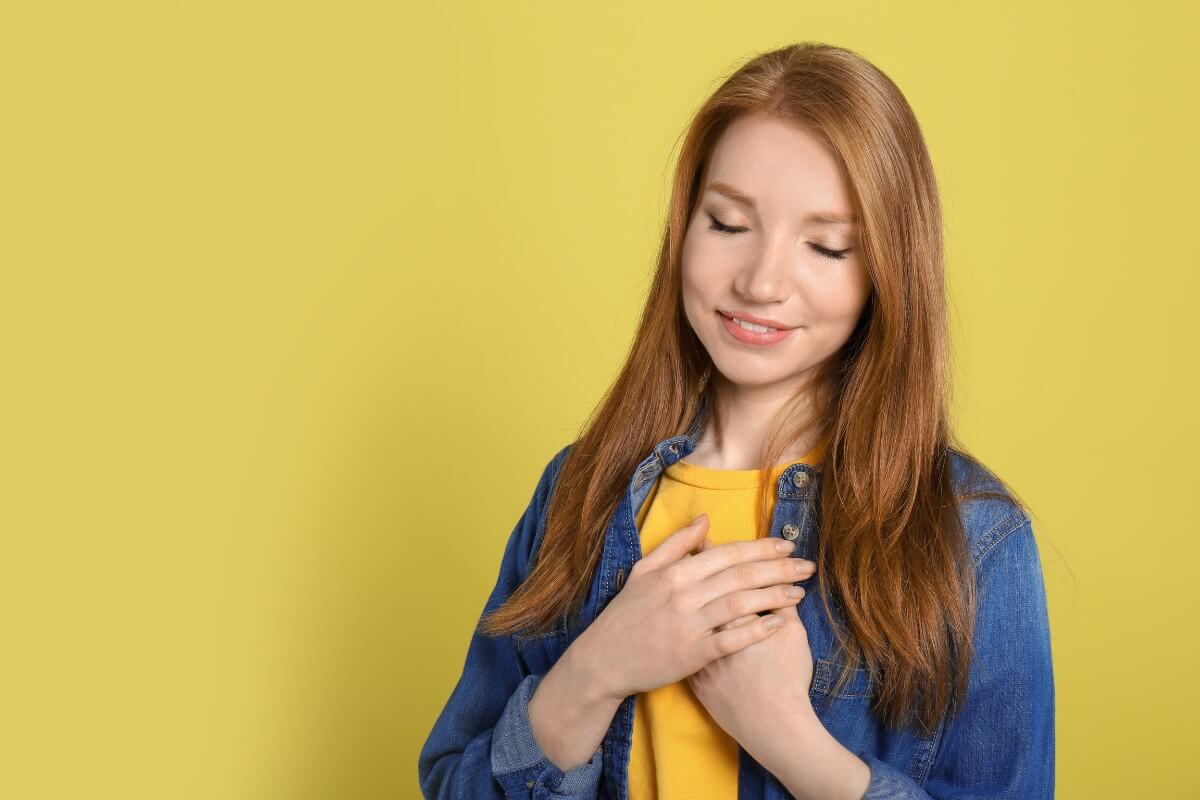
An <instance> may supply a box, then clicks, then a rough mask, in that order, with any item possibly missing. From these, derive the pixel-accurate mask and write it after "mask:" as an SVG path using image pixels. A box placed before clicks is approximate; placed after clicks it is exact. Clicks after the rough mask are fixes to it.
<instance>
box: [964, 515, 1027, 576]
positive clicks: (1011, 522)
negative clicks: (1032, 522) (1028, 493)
mask: <svg viewBox="0 0 1200 800" xmlns="http://www.w3.org/2000/svg"><path fill="white" fill-rule="evenodd" d="M1028 521H1029V517H1028V515H1026V514H1025V512H1024V511H1021V510H1017V511H1014V512H1013V513H1012V514H1011V515H1010V516H1008V517H1007V518H1005V519H1004V521H1003V522H999V523H997V524H995V525H993V526H992V527H991V529H990V530H989V531H988V532H987V533H985V534H984V535H983V536H981V537H979V541H978V542H976V544H975V547H974V548H973V549H974V551H975V553H974V555H973V557H972V561H973V562H974V564H975V569H976V570H978V569H979V568H980V567H981V566H982V565H983V560H984V558H986V557H987V555H988V553H990V552H992V550H994V549H996V545H998V544H1000V542H1002V541H1004V540H1005V539H1006V538H1007V537H1008V535H1009V534H1010V533H1012V532H1013V531H1015V530H1017V529H1018V528H1020V527H1021V526H1022V525H1024V524H1025V523H1026V522H1028Z"/></svg>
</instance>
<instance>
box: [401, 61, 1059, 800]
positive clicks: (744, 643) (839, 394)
mask: <svg viewBox="0 0 1200 800" xmlns="http://www.w3.org/2000/svg"><path fill="white" fill-rule="evenodd" d="M941 237H942V233H941V214H940V207H939V202H938V195H937V189H936V184H935V179H934V174H933V169H932V166H931V164H930V159H929V156H928V153H927V150H926V148H925V145H924V142H923V140H922V137H921V133H920V129H919V127H918V125H917V122H916V120H915V118H914V117H913V114H912V110H911V109H910V107H909V106H908V104H907V102H906V101H905V100H904V97H903V95H902V94H901V93H900V91H899V90H898V89H897V88H896V86H895V85H894V84H893V83H892V82H891V81H890V80H889V79H888V78H887V77H886V76H885V75H883V74H882V73H881V72H880V71H879V70H878V69H876V68H875V67H873V66H872V65H871V64H869V63H868V62H866V61H865V60H864V59H862V58H861V57H860V56H858V55H857V54H856V53H854V52H852V51H849V50H846V49H843V48H838V47H833V46H828V45H823V44H815V43H801V44H796V45H792V46H789V47H785V48H781V49H779V50H776V51H773V52H769V53H765V54H763V55H761V56H759V57H757V58H755V59H753V60H752V61H750V62H749V63H747V64H746V65H744V66H743V67H742V68H741V69H739V70H738V71H737V72H736V73H735V74H734V75H732V76H731V77H730V78H729V79H728V80H727V81H726V82H725V83H724V85H722V86H721V87H720V89H718V90H717V91H716V93H715V94H714V95H713V96H712V98H710V99H709V100H708V102H707V103H706V104H705V105H704V106H703V107H702V108H701V110H700V111H699V113H698V114H697V116H696V118H695V120H694V121H693V123H692V125H691V127H690V129H689V130H688V132H687V137H686V139H685V143H684V147H683V150H682V153H681V156H680V159H679V163H678V168H677V171H676V174H675V180H674V187H673V193H672V197H671V206H670V210H669V215H668V224H667V230H666V232H665V236H664V241H663V246H662V249H661V251H660V257H659V263H658V268H657V271H656V273H655V276H654V283H653V286H652V288H651V291H650V293H649V297H648V300H647V303H646V308H645V311H644V314H643V316H642V321H641V325H640V327H639V330H638V332H637V337H636V340H635V342H634V344H633V347H632V349H631V351H630V355H629V358H628V360H627V362H626V364H625V366H624V368H623V370H622V371H621V374H620V376H619V377H618V379H617V381H616V382H615V384H614V385H613V387H612V388H611V390H610V392H609V393H608V395H607V397H606V398H605V400H604V402H603V403H602V404H601V405H600V406H599V407H598V409H597V412H596V414H595V415H594V417H593V419H592V420H590V421H589V424H588V425H587V426H586V427H585V430H584V431H583V433H582V435H581V436H580V437H579V439H578V440H577V441H575V442H573V443H571V444H568V445H567V446H566V447H564V448H563V449H562V450H560V451H559V452H558V453H557V454H556V455H555V456H554V457H553V458H552V459H551V460H550V463H549V464H548V465H547V467H546V469H545V471H544V472H543V474H542V477H541V480H540V481H539V483H538V486H537V488H536V491H535V492H534V496H533V499H532V501H531V503H530V504H529V507H528V508H527V509H526V511H525V514H524V515H523V516H522V518H521V520H520V521H519V522H518V523H517V526H516V528H515V529H514V531H513V532H512V535H511V537H510V539H509V541H508V545H507V548H506V550H505V553H504V558H503V561H502V564H501V566H500V574H499V579H498V581H497V583H496V586H495V589H494V590H493V592H492V594H491V596H490V598H489V599H488V602H487V604H486V607H485V608H484V613H483V616H482V617H481V624H480V627H479V629H478V630H477V632H476V633H475V634H474V636H473V638H472V640H471V644H470V647H469V650H468V654H467V659H466V664H465V666H464V670H463V674H462V677H461V678H460V680H459V682H458V684H457V686H456V687H455V689H454V692H453V693H452V695H451V696H450V698H449V700H448V701H447V703H446V706H445V708H444V710H443V711H442V714H441V715H440V717H439V718H438V720H437V722H436V724H435V725H434V728H433V730H432V732H431V733H430V735H429V738H428V740H427V741H426V742H425V746H424V748H423V749H422V751H421V754H420V761H419V774H420V781H421V787H422V791H423V792H424V794H425V796H426V797H437V798H452V797H454V798H458V797H471V798H485V797H496V798H499V797H507V798H518V797H535V798H537V797H571V798H594V797H604V798H614V799H616V798H626V797H630V798H634V800H643V798H655V797H661V798H666V799H667V800H673V798H709V797H722V798H729V799H730V800H733V798H785V797H797V798H828V799H830V800H832V799H834V798H856V799H857V798H863V797H866V798H883V797H888V798H930V797H935V798H945V797H954V798H1044V797H1052V796H1053V788H1054V681H1053V668H1052V662H1051V652H1050V633H1049V623H1048V619H1047V614H1046V602H1045V594H1044V587H1043V579H1042V573H1041V563H1040V560H1039V554H1038V548H1037V545H1036V543H1035V540H1034V537H1033V529H1032V524H1031V521H1030V517H1029V514H1028V513H1027V511H1026V509H1025V508H1024V505H1023V504H1022V503H1021V502H1020V501H1019V500H1017V499H1016V497H1015V495H1014V493H1013V492H1012V491H1011V490H1010V489H1009V488H1008V487H1007V486H1006V485H1005V484H1004V483H1003V482H1002V481H1001V480H999V479H998V478H997V477H996V476H995V475H993V474H992V473H990V472H989V471H988V470H986V469H985V468H984V467H983V466H982V465H981V464H980V463H979V462H978V461H977V460H975V459H973V458H971V457H970V456H968V455H967V454H966V452H965V450H964V449H963V448H962V447H961V445H959V444H958V442H957V441H956V439H955V437H954V433H953V431H952V430H951V426H950V419H949V411H948V407H949V402H948V395H949V388H950V374H949V368H948V363H949V356H948V351H949V347H948V333H947V330H946V327H947V324H946V298H945V287H944V282H943V251H942V238H941ZM764 465H768V466H764ZM796 587H798V588H799V589H800V590H801V591H800V592H789V590H790V589H794V588H796ZM804 590H807V591H808V592H809V593H811V595H812V596H811V597H809V599H808V600H807V601H806V602H804V601H802V596H803V594H804ZM796 595H801V597H798V596H796ZM814 601H819V602H814ZM760 615H761V616H760Z"/></svg>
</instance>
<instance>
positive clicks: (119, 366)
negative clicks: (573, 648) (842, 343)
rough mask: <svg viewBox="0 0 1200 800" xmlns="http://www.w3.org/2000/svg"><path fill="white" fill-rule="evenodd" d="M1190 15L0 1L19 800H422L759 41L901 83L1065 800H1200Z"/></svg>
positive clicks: (1, 568)
mask: <svg viewBox="0 0 1200 800" xmlns="http://www.w3.org/2000/svg"><path fill="white" fill-rule="evenodd" d="M1196 21H1197V20H1196V13H1195V11H1192V10H1189V9H1188V8H1187V4H1184V3H1175V4H1170V5H1166V4H1159V3H1124V4H1112V3H1105V4H1095V3H1072V4H1049V5H1047V4H1044V3H1033V2H1018V3H1006V4H1002V5H997V4H992V5H988V6H983V5H976V4H960V3H946V4H938V3H928V2H926V3H903V4H896V3H885V2H879V3H866V4H864V3H838V4H826V3H821V4H817V3H797V2H778V3H736V4H735V3H730V2H726V3H707V2H705V3H696V2H692V3H645V2H636V3H628V2H613V1H612V0H609V1H608V2H605V3H603V4H594V5H590V6H583V5H580V4H569V3H566V4H565V3H557V2H555V3H552V2H538V3H507V4H501V3H483V2H480V3H472V4H461V3H454V4H451V3H447V4H407V3H394V2H370V3H368V2H347V1H343V2H337V3H334V2H326V3H311V2H289V3H281V2H276V3H265V2H259V1H258V0H241V1H239V2H233V1H232V0H229V1H228V2H205V1H204V0H175V2H155V3H151V2H144V3H131V2H115V3H83V2H75V3H59V2H30V3H10V4H6V5H5V7H4V9H3V11H0V114H2V121H0V269H2V272H0V281H2V282H0V369H2V380H3V383H2V385H0V535H2V537H3V538H2V540H0V545H2V548H3V550H2V553H0V615H2V616H0V630H2V632H3V633H2V636H3V640H2V646H3V654H2V656H0V762H2V763H0V796H3V797H6V798H14V800H16V799H17V798H20V800H32V799H33V798H79V797H90V798H122V799H123V800H135V799H139V800H140V799H141V798H155V799H156V800H157V799H158V798H172V799H173V800H192V799H193V798H197V799H198V798H222V799H225V798H228V799H229V800H242V799H243V798H245V799H247V800H249V799H250V798H255V799H256V800H257V799H259V798H262V799H264V800H285V799H287V800H308V799H309V798H311V799H312V800H317V799H318V798H320V799H321V800H325V799H326V798H328V799H329V800H334V799H337V800H342V799H343V798H355V799H356V800H357V799H359V798H363V799H366V798H398V797H417V796H419V792H418V789H417V777H416V776H417V771H416V764H417V752H418V750H419V748H420V746H421V744H422V743H423V741H424V739H425V736H426V735H427V733H428V731H429V728H430V726H431V725H432V723H433V720H434V718H435V716H436V714H437V713H438V711H440V709H441V707H442V704H443V703H444V701H445V699H446V697H447V696H448V694H449V692H450V690H451V688H452V687H453V684H454V682H455V680H456V679H457V676H458V673H459V671H460V669H461V667H462V659H463V656H464V655H465V649H466V644H467V641H468V638H469V635H470V631H471V627H472V625H473V624H474V622H475V620H476V617H477V615H478V613H479V611H480V610H481V608H482V606H483V602H484V600H485V598H486V597H487V594H488V592H489V591H490V589H491V586H492V583H493V581H494V579H495V573H496V568H497V566H498V563H499V558H500V553H501V551H502V549H503V546H504V543H505V540H506V538H507V536H508V533H509V531H510V530H511V527H512V525H513V523H514V522H515V520H516V518H517V516H518V515H519V514H520V512H521V510H522V509H523V508H524V506H525V504H526V503H527V502H528V500H529V495H530V492H531V491H532V488H533V485H534V483H535V481H536V479H537V476H538V474H539V471H540V469H541V467H542V466H544V464H545V463H546V461H547V460H548V459H549V457H550V456H551V455H552V454H553V453H554V452H555V451H556V450H557V449H558V448H559V447H561V446H562V445H563V444H564V443H565V442H567V441H568V440H570V439H571V438H572V437H573V436H574V434H575V432H576V430H577V428H578V426H579V424H580V423H581V422H582V421H583V419H584V418H585V416H586V414H587V413H588V412H589V411H590V410H591V408H592V406H593V404H594V403H595V402H596V401H597V399H598V398H599V396H600V393H601V392H602V391H603V390H604V388H605V387H606V386H607V385H608V382H609V381H610V379H611V378H612V376H613V375H614V373H615V370H616V369H617V367H618V365H619V364H620V362H621V360H622V358H623V356H624V354H625V349H626V347H627V345H628V343H629V340H630V336H631V333H632V331H633V327H634V325H635V323H636V321H637V316H638V313H639V310H640V306H641V303H642V299H643V297H644V293H645V290H646V287H647V280H648V275H649V271H650V268H651V264H652V260H653V256H654V254H655V252H656V248H657V245H658V236H659V231H660V226H661V221H662V211H663V207H664V204H665V202H666V197H667V195H666V187H667V181H668V179H669V175H670V161H671V157H672V156H673V148H674V146H675V144H676V140H677V137H678V136H679V135H680V133H681V131H682V130H683V127H684V126H685V124H686V122H687V120H688V118H689V115H690V114H691V113H692V112H693V111H694V109H695V108H696V106H697V104H698V103H699V102H700V101H701V100H702V99H703V98H704V97H705V96H706V95H707V94H708V93H709V92H710V91H712V89H713V88H715V87H716V85H717V83H718V82H719V80H720V79H721V77H722V76H724V75H725V74H727V72H728V71H730V70H732V69H734V68H735V67H736V66H737V65H738V64H740V63H741V62H742V61H743V60H745V59H746V58H749V57H750V56H752V55H753V54H755V53H758V52H761V51H762V50H766V49H769V48H772V47H775V46H779V45H782V44H785V43H787V42H790V41H796V40H801V39H817V40H824V41H829V42H832V43H835V44H841V45H845V46H848V47H851V48H853V49H856V50H859V51H860V52H862V53H863V54H864V55H866V56H867V57H868V58H870V59H872V60H873V61H875V62H876V63H877V64H878V65H879V66H880V67H881V68H882V69H884V70H885V71H886V72H887V73H888V74H889V75H891V76H892V78H893V79H894V80H896V81H897V83H898V84H899V85H900V86H901V88H902V89H903V90H904V91H905V92H906V94H907V96H908V98H909V99H910V102H911V103H912V105H913V106H914V108H915V110H916V112H917V115H918V117H919V118H920V120H921V123H922V126H923V129H924V131H925V132H926V135H927V137H928V142H929V146H930V148H931V150H932V153H933V157H934V161H935V165H936V168H937V170H938V175H939V180H940V184H941V187H942V190H943V193H944V202H945V210H946V224H947V243H948V255H949V268H950V281H951V289H952V293H953V301H954V335H955V348H956V360H957V362H958V365H959V371H958V376H957V377H958V384H957V385H958V397H957V403H956V413H957V416H958V419H959V421H960V424H961V428H962V431H963V435H964V438H965V440H966V441H967V443H968V444H969V446H970V447H971V448H973V449H974V451H975V452H976V453H977V454H978V455H979V456H980V457H982V458H983V459H984V461H985V462H986V463H988V464H989V465H990V466H991V467H992V468H993V469H995V470H996V471H997V472H998V473H999V474H1000V475H1002V476H1003V477H1005V478H1006V479H1008V480H1009V481H1010V482H1012V483H1013V485H1014V486H1015V487H1016V488H1017V490H1018V491H1019V492H1021V493H1022V494H1023V495H1024V496H1025V497H1026V498H1027V499H1028V500H1029V501H1030V502H1031V503H1032V504H1033V506H1034V509H1035V511H1036V513H1037V520H1036V523H1037V524H1038V525H1039V526H1040V527H1039V532H1040V533H1041V534H1042V541H1043V542H1047V544H1046V545H1045V546H1044V548H1043V553H1044V559H1045V562H1046V565H1045V566H1046V578H1047V583H1048V586H1049V591H1050V603H1051V622H1052V626H1053V634H1054V654H1055V666H1056V674H1057V688H1058V740H1059V749H1058V765H1059V772H1058V775H1059V787H1060V792H1059V796H1060V797H1062V798H1100V797H1106V798H1107V797H1111V798H1119V797H1129V796H1139V797H1149V796H1156V797H1168V796H1185V795H1189V794H1194V792H1195V776H1194V768H1193V764H1192V763H1191V761H1189V759H1188V757H1187V756H1188V755H1189V754H1190V755H1194V754H1195V753H1196V752H1197V744H1198V741H1197V740H1198V736H1197V734H1196V725H1197V722H1196V720H1197V713H1198V712H1200V689H1197V685H1196V681H1195V680H1194V676H1195V675H1197V674H1200V658H1198V652H1200V649H1198V647H1197V645H1196V642H1195V637H1194V636H1193V633H1194V630H1195V627H1194V619H1195V616H1194V615H1195V612H1196V611H1197V610H1198V609H1197V606H1198V603H1197V599H1198V598H1197V588H1196V587H1197V583H1198V581H1197V579H1196V577H1195V575H1194V572H1195V564H1196V562H1197V557H1198V556H1200V546H1198V541H1200V540H1198V538H1197V534H1198V531H1197V524H1196V521H1195V520H1196V510H1195V502H1194V497H1195V484H1196V480H1197V478H1198V477H1200V476H1198V474H1197V469H1196V467H1195V464H1196V452H1197V444H1198V442H1197V439H1198V436H1197V422H1196V416H1195V410H1196V408H1197V405H1198V398H1197V386H1198V385H1200V380H1198V378H1200V376H1198V374H1197V359H1196V349H1197V343H1198V342H1197V338H1198V337H1197V333H1198V331H1197V322H1196V313H1195V302H1196V297H1197V292H1198V290H1200V272H1198V267H1200V263H1198V262H1200V259H1198V258H1197V245H1196V234H1197V225H1196V217H1197V203H1196V193H1195V192H1196V185H1197V182H1198V180H1200V170H1198V169H1197V166H1198V159H1197V148H1196V144H1195V143H1196V142H1197V141H1198V140H1200V125H1198V124H1197V123H1198V120H1197V111H1196V102H1195V86H1196V84H1197V77H1200V76H1198V72H1200V70H1198V65H1200V57H1198V56H1197V48H1196V46H1195V41H1196V34H1197V25H1196Z"/></svg>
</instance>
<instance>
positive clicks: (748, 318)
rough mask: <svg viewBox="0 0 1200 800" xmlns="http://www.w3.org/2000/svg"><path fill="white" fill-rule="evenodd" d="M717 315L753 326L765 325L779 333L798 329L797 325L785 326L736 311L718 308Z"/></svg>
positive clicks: (771, 320)
mask: <svg viewBox="0 0 1200 800" xmlns="http://www.w3.org/2000/svg"><path fill="white" fill-rule="evenodd" d="M717 313H718V314H720V315H721V316H723V317H737V318H738V319H741V320H745V321H746V322H753V323H754V324H755V325H766V326H767V327H768V328H778V329H779V330H781V331H790V330H791V329H792V328H796V327H799V326H797V325H785V324H783V323H782V322H779V321H778V320H774V319H767V318H766V317H756V316H754V315H753V314H747V313H746V312H745V311H738V310H737V309H734V310H732V311H723V310H722V309H719V308H718V309H717Z"/></svg>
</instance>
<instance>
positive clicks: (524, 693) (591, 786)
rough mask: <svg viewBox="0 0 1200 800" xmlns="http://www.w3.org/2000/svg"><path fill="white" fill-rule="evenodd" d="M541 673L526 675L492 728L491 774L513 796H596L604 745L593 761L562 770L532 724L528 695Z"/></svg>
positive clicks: (573, 799)
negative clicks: (539, 743) (536, 737)
mask: <svg viewBox="0 0 1200 800" xmlns="http://www.w3.org/2000/svg"><path fill="white" fill-rule="evenodd" d="M542 677H543V676H542V675H526V676H525V678H524V679H522V681H521V683H519V684H518V685H517V688H516V691H514V692H513V694H512V697H510V698H509V699H508V703H507V705H505V707H504V712H503V713H502V714H501V715H500V719H499V721H497V723H496V727H495V729H494V730H493V732H492V752H491V760H492V774H493V775H494V776H495V777H496V780H497V781H498V782H499V783H500V786H501V787H502V788H503V789H504V793H505V795H506V796H508V797H510V798H516V797H530V798H556V799H557V798H571V800H585V799H587V800H590V798H595V797H596V794H597V790H598V787H599V785H600V772H601V769H602V767H603V752H604V749H603V747H598V748H596V752H595V753H594V754H593V755H592V759H591V761H589V762H588V763H586V764H580V765H579V766H577V767H575V768H573V769H570V770H567V771H566V772H563V771H562V770H561V769H559V768H558V767H557V766H556V765H555V764H554V762H552V761H550V760H549V759H548V758H546V754H545V753H543V752H542V749H541V747H539V746H538V743H537V740H536V739H534V738H533V728H532V726H531V725H530V724H529V698H530V697H532V696H533V692H534V690H535V689H537V686H538V684H539V683H540V682H541V680H542Z"/></svg>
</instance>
